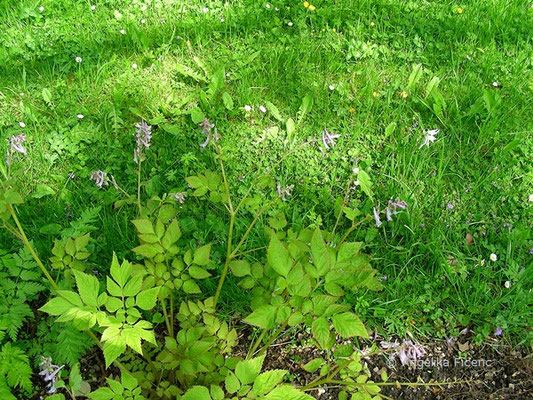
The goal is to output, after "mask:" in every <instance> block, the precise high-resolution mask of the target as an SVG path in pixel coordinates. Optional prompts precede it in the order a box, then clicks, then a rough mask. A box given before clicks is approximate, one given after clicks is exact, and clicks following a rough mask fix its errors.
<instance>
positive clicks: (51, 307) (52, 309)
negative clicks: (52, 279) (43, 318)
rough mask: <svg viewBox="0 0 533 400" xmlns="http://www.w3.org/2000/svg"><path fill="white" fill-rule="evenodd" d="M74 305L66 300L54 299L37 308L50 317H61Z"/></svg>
mask: <svg viewBox="0 0 533 400" xmlns="http://www.w3.org/2000/svg"><path fill="white" fill-rule="evenodd" d="M73 307H74V305H73V304H72V303H70V302H69V301H68V300H66V299H64V298H62V297H56V298H53V299H51V300H49V301H48V303H46V304H45V305H44V306H42V307H41V308H39V310H40V311H42V312H45V313H47V314H50V315H54V316H56V315H63V314H65V313H66V312H67V311H68V310H70V309H71V308H73Z"/></svg>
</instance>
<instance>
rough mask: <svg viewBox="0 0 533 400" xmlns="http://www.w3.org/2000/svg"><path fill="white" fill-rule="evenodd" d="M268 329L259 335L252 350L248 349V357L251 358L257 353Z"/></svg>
mask: <svg viewBox="0 0 533 400" xmlns="http://www.w3.org/2000/svg"><path fill="white" fill-rule="evenodd" d="M267 331H268V330H267V329H263V332H261V334H260V335H259V337H258V338H257V339H256V340H255V342H254V344H253V346H252V347H251V348H250V350H248V354H247V355H246V359H248V358H250V357H251V356H252V355H253V354H254V353H255V351H256V350H257V348H258V347H259V345H260V344H261V341H262V340H263V339H264V337H265V335H266V333H267Z"/></svg>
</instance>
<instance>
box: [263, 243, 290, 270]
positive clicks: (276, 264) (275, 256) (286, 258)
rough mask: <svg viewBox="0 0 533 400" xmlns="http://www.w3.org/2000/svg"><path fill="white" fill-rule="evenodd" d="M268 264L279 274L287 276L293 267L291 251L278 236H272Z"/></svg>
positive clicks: (268, 251)
mask: <svg viewBox="0 0 533 400" xmlns="http://www.w3.org/2000/svg"><path fill="white" fill-rule="evenodd" d="M267 259H268V263H269V264H270V266H271V267H272V269H273V270H274V271H276V272H277V273H278V274H280V275H283V276H285V277H286V276H287V275H288V274H289V272H290V270H291V267H292V260H291V257H290V254H289V251H288V250H287V249H286V248H285V246H283V244H282V243H281V242H280V241H279V239H278V238H277V236H276V235H272V236H271V239H270V244H269V245H268V250H267Z"/></svg>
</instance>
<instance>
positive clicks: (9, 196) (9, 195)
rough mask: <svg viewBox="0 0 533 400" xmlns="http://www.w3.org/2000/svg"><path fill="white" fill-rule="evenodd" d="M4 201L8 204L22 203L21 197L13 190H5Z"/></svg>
mask: <svg viewBox="0 0 533 400" xmlns="http://www.w3.org/2000/svg"><path fill="white" fill-rule="evenodd" d="M4 199H5V201H6V202H7V203H9V204H22V203H24V200H23V199H22V196H21V195H20V194H19V193H18V192H15V191H14V190H13V189H8V190H6V192H5V193H4Z"/></svg>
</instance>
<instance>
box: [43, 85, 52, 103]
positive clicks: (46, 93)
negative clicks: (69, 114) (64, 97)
mask: <svg viewBox="0 0 533 400" xmlns="http://www.w3.org/2000/svg"><path fill="white" fill-rule="evenodd" d="M41 95H42V96H43V100H44V101H45V102H46V103H47V104H50V103H52V92H50V89H48V88H43V90H42V91H41Z"/></svg>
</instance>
